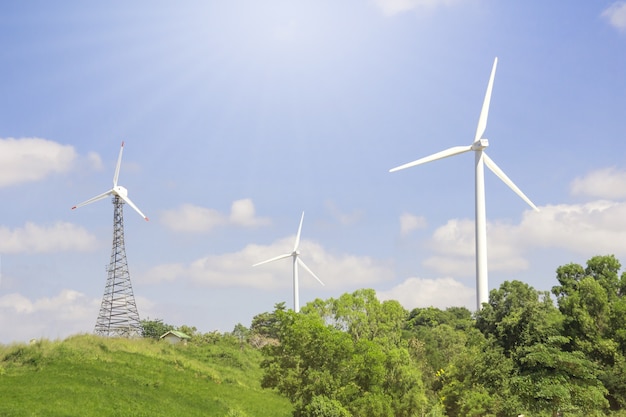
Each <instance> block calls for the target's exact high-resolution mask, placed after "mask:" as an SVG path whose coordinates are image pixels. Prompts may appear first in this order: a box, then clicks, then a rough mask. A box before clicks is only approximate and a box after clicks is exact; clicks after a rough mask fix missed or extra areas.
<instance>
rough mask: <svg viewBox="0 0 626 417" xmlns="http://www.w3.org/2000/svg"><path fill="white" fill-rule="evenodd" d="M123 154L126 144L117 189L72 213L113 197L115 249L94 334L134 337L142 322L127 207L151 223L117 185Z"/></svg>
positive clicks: (112, 252) (91, 200)
mask: <svg viewBox="0 0 626 417" xmlns="http://www.w3.org/2000/svg"><path fill="white" fill-rule="evenodd" d="M123 151H124V142H122V147H121V149H120V154H119V156H118V158H117V166H116V167H115V175H114V176H113V188H112V189H110V190H109V191H107V192H105V193H102V194H100V195H97V196H95V197H93V198H90V199H89V200H87V201H85V202H83V203H80V204H78V205H76V206H74V207H72V209H76V208H78V207H82V206H85V205H87V204H90V203H93V202H94V201H98V200H102V199H104V198H106V197H108V196H112V197H113V199H112V202H113V249H112V250H111V260H110V262H109V267H108V269H107V282H106V286H105V288H104V296H103V297H102V303H101V305H100V313H99V314H98V319H97V320H96V326H95V329H94V333H96V334H99V335H101V336H123V337H133V336H139V335H141V322H140V320H139V313H138V311H137V304H136V303H135V296H134V294H133V287H132V285H131V282H130V274H129V272H128V262H127V260H126V247H125V244H124V211H123V206H124V203H126V204H128V205H129V206H131V207H132V208H133V209H134V210H135V211H136V212H137V213H139V215H140V216H141V217H143V218H144V219H146V220H148V218H147V217H146V216H145V215H144V214H143V213H142V212H141V211H140V210H139V208H137V206H136V205H135V204H134V203H133V202H132V201H131V200H130V198H128V191H127V190H126V188H124V187H122V186H120V185H118V184H117V180H118V177H119V175H120V165H121V164H122V152H123Z"/></svg>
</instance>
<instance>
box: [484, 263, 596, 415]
mask: <svg viewBox="0 0 626 417" xmlns="http://www.w3.org/2000/svg"><path fill="white" fill-rule="evenodd" d="M567 272H568V273H567V274H566V278H567V280H569V282H578V280H580V274H579V273H580V269H579V268H575V267H574V268H568V269H567ZM572 277H574V278H572ZM565 281H566V280H564V282H565ZM583 282H584V279H583ZM596 292H597V291H596ZM600 292H601V291H600ZM600 298H602V297H600ZM600 304H601V303H600ZM565 320H566V318H565V317H564V316H563V315H562V314H561V313H560V311H559V310H558V309H557V308H556V307H555V306H554V305H553V304H552V301H551V300H550V298H549V294H548V293H547V292H543V291H537V290H535V289H533V288H532V287H530V286H529V285H527V284H524V283H522V282H519V281H511V282H508V281H507V282H504V283H503V284H502V285H501V286H500V288H499V289H497V290H492V291H491V293H490V296H489V302H488V304H487V305H486V306H485V307H484V308H483V309H482V310H481V311H479V312H478V313H477V314H476V327H477V328H478V329H480V330H481V332H482V333H483V334H484V335H485V336H486V337H487V338H488V339H490V340H492V341H493V343H494V344H495V345H496V346H498V347H499V348H501V349H502V353H503V354H504V355H505V356H506V357H508V358H510V359H511V360H512V361H513V368H512V372H511V375H510V377H509V378H508V379H509V381H510V386H509V389H510V390H511V392H512V393H513V394H514V395H516V396H517V397H518V399H519V401H520V405H521V406H522V407H523V408H524V409H525V410H529V411H533V412H535V413H539V412H542V411H548V412H552V413H555V412H556V411H557V410H559V409H567V410H582V411H584V412H587V413H588V412H591V411H593V410H603V409H605V408H606V407H607V405H608V403H607V402H606V399H605V398H604V394H605V393H606V390H605V389H604V387H603V385H602V383H601V381H600V380H599V378H598V375H599V373H598V368H597V367H596V366H595V365H594V363H593V362H592V361H591V360H589V359H588V358H587V357H585V355H584V354H583V353H582V352H579V351H568V350H567V346H568V342H569V340H570V339H569V338H568V337H566V336H563V333H564V331H565V330H564V322H565ZM485 386H486V387H487V388H489V387H490V385H489V384H485Z"/></svg>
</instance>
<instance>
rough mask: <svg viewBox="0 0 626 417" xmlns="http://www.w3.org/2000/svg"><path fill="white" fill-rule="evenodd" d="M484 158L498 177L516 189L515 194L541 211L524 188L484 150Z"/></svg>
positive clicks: (512, 188)
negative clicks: (512, 179)
mask: <svg viewBox="0 0 626 417" xmlns="http://www.w3.org/2000/svg"><path fill="white" fill-rule="evenodd" d="M483 160H484V161H485V165H487V167H488V168H489V169H490V170H491V171H492V172H493V173H494V174H496V175H497V176H498V178H500V179H501V180H502V181H503V182H504V183H505V184H506V185H508V186H509V188H510V189H511V190H513V191H515V194H517V195H518V196H520V197H521V198H522V200H524V201H525V202H526V203H528V205H529V206H531V207H532V208H533V209H534V210H535V211H539V209H538V208H537V206H535V205H534V204H533V202H532V201H530V199H529V198H528V197H526V195H525V194H524V193H523V192H522V190H520V189H519V188H518V187H517V185H515V184H514V183H513V181H511V179H510V178H509V177H507V175H506V174H505V173H504V172H503V171H502V170H501V169H500V167H499V166H498V165H496V163H495V162H493V160H492V159H491V158H489V156H487V154H486V153H484V152H483Z"/></svg>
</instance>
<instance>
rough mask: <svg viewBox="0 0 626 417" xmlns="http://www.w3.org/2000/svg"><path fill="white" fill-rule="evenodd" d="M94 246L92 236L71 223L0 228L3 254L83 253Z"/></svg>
mask: <svg viewBox="0 0 626 417" xmlns="http://www.w3.org/2000/svg"><path fill="white" fill-rule="evenodd" d="M96 246H97V240H96V238H95V237H94V236H93V235H91V234H90V233H89V232H88V231H87V230H85V229H84V228H82V227H79V226H76V225H74V224H72V223H66V222H57V223H55V224H54V225H52V226H49V227H46V226H39V225H37V224H34V223H32V222H28V223H26V224H25V225H24V227H22V228H16V229H13V230H11V229H9V228H7V227H0V252H3V253H50V252H62V251H81V252H84V251H89V250H92V249H94V248H96Z"/></svg>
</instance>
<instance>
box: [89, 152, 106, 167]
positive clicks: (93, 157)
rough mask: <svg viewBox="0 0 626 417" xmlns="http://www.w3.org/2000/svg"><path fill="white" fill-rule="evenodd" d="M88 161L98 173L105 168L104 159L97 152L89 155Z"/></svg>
mask: <svg viewBox="0 0 626 417" xmlns="http://www.w3.org/2000/svg"><path fill="white" fill-rule="evenodd" d="M87 161H88V163H89V165H90V166H91V167H92V168H93V169H95V170H97V171H100V170H101V169H102V167H103V164H102V158H100V155H98V154H97V153H96V152H89V153H87Z"/></svg>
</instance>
